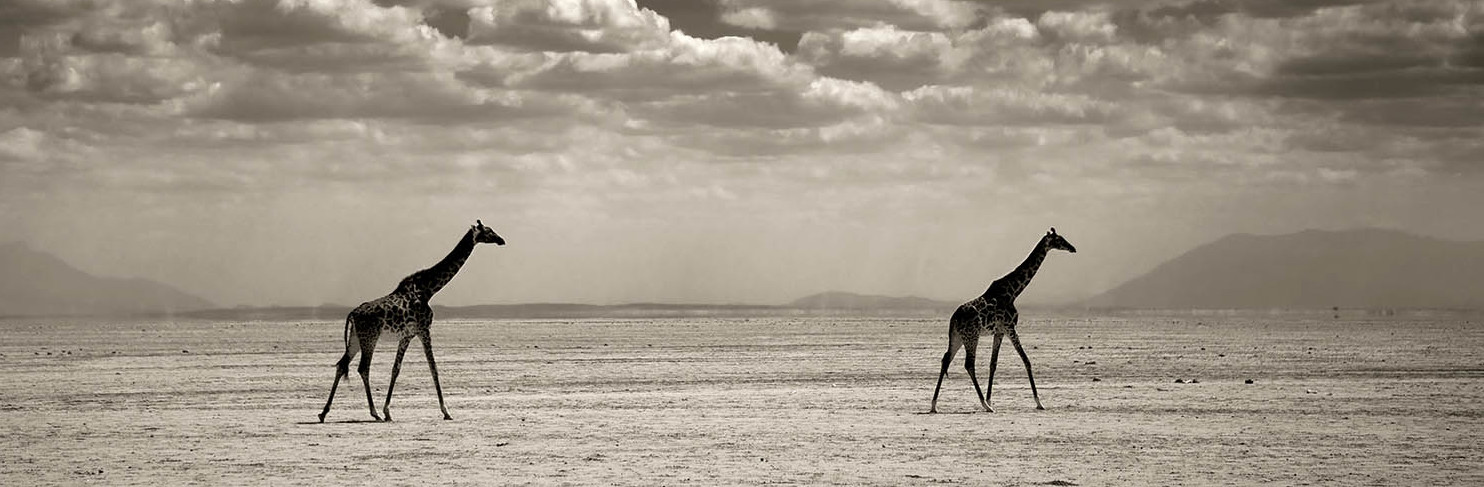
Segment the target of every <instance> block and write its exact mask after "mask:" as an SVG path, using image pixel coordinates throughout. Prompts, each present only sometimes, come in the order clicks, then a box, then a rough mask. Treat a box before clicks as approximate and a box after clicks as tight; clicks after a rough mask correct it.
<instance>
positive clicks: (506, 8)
mask: <svg viewBox="0 0 1484 487" xmlns="http://www.w3.org/2000/svg"><path fill="white" fill-rule="evenodd" d="M469 18H470V25H469V35H468V42H469V43H471V44H497V45H502V46H510V47H514V48H521V49H531V50H537V51H557V52H568V51H584V52H628V51H632V50H636V49H645V48H650V47H654V46H657V45H661V44H664V43H665V42H666V41H667V38H668V34H669V31H670V22H669V20H667V19H665V18H664V17H662V16H660V15H659V14H657V13H655V12H654V11H652V10H648V9H640V8H638V6H637V5H636V4H635V3H634V0H515V1H507V2H498V3H495V4H493V5H490V6H484V7H477V8H474V9H471V10H470V11H469Z"/></svg>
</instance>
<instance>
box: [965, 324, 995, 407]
mask: <svg viewBox="0 0 1484 487" xmlns="http://www.w3.org/2000/svg"><path fill="white" fill-rule="evenodd" d="M978 349H979V340H978V339H971V340H967V341H965V342H964V370H967V371H969V381H970V382H973V383H974V397H975V398H978V399H979V406H980V407H983V408H984V410H985V411H986V412H991V413H992V412H994V410H993V409H990V408H989V403H988V402H986V401H985V400H984V390H983V389H980V388H979V377H978V376H976V375H974V353H975V352H976V351H977V350H978Z"/></svg>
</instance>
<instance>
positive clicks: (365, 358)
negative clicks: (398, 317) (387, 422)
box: [356, 346, 381, 421]
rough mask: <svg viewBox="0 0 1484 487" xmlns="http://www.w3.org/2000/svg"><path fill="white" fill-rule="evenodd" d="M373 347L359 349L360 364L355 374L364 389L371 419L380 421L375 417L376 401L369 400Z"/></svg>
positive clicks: (378, 417)
mask: <svg viewBox="0 0 1484 487" xmlns="http://www.w3.org/2000/svg"><path fill="white" fill-rule="evenodd" d="M374 350H375V347H364V346H363V347H361V364H360V365H359V366H357V367H356V372H359V373H360V374H361V385H362V386H364V387H365V389H366V407H368V408H370V409H371V418H372V419H375V420H377V421H381V417H380V416H377V415H376V400H375V399H371V352H372V351H374Z"/></svg>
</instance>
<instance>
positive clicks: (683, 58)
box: [502, 32, 813, 99]
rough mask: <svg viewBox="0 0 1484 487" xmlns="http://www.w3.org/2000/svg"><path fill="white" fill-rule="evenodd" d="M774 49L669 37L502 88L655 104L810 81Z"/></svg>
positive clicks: (554, 59)
mask: <svg viewBox="0 0 1484 487" xmlns="http://www.w3.org/2000/svg"><path fill="white" fill-rule="evenodd" d="M812 77H813V74H812V73H811V72H809V70H808V69H807V68H805V67H803V66H801V65H799V64H797V63H794V62H792V61H791V60H789V59H788V58H787V57H786V56H785V55H784V54H783V53H782V52H781V51H779V50H778V48H777V47H774V46H772V45H769V44H762V43H758V42H756V41H753V40H750V39H742V38H736V37H729V38H722V39H714V40H705V39H697V38H694V37H690V36H687V35H685V34H683V33H680V32H672V33H671V34H670V36H669V39H668V42H667V43H666V44H664V45H663V46H661V47H658V48H656V49H650V50H643V51H636V52H631V53H621V54H592V53H563V54H559V55H552V56H548V57H547V60H546V62H545V63H544V64H543V65H542V66H540V67H538V68H534V69H529V70H528V71H527V72H518V71H515V72H513V73H512V74H511V75H510V76H508V77H507V78H505V79H504V80H502V81H503V83H502V84H507V85H510V86H517V87H523V88H529V89H541V90H555V91H572V92H584V93H603V94H606V95H609V96H615V97H619V98H638V99H657V98H667V97H672V96H677V95H686V94H698V93H730V92H743V93H746V92H757V91H765V90H772V89H778V88H780V87H782V86H783V85H786V84H790V83H798V82H806V81H807V80H808V79H809V78H812Z"/></svg>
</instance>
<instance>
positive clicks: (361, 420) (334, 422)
mask: <svg viewBox="0 0 1484 487" xmlns="http://www.w3.org/2000/svg"><path fill="white" fill-rule="evenodd" d="M383 422H384V421H377V420H374V419H342V420H339V421H325V422H323V423H321V422H319V421H295V422H294V424H297V425H305V426H307V425H316V424H357V423H375V424H380V423H383Z"/></svg>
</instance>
